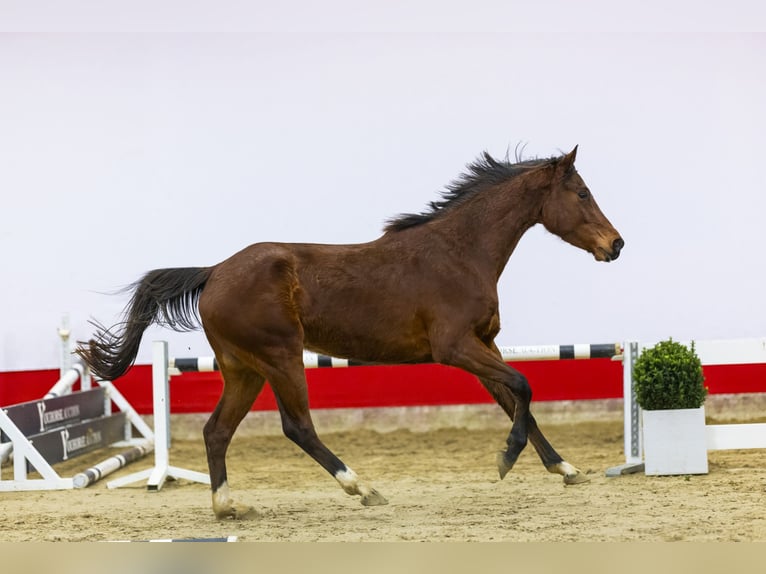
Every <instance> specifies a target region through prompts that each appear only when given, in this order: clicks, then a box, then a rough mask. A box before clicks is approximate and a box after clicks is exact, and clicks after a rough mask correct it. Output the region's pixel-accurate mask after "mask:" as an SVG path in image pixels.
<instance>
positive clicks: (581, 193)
mask: <svg viewBox="0 0 766 574" xmlns="http://www.w3.org/2000/svg"><path fill="white" fill-rule="evenodd" d="M577 197H579V198H580V199H586V198H587V197H588V191H587V190H585V189H581V190H580V191H578V192H577Z"/></svg>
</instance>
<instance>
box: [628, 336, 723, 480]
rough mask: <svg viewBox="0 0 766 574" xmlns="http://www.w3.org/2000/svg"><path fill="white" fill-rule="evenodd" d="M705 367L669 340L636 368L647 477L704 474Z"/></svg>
mask: <svg viewBox="0 0 766 574" xmlns="http://www.w3.org/2000/svg"><path fill="white" fill-rule="evenodd" d="M704 380H705V378H704V376H703V374H702V363H701V362H700V359H699V357H698V356H697V353H696V352H695V349H694V342H693V341H692V343H691V347H687V346H685V345H682V344H681V343H678V342H676V341H673V339H668V340H667V341H661V342H659V343H657V344H656V345H655V346H653V347H650V348H647V349H644V350H643V351H642V352H641V355H640V356H639V357H638V359H636V362H635V364H634V365H633V388H634V389H635V392H636V401H637V402H638V404H639V406H640V407H641V408H642V409H643V412H642V422H643V436H644V472H645V473H646V474H648V475H665V474H706V473H707V471H708V462H707V439H706V435H705V407H704V406H703V405H704V402H705V397H706V396H707V389H706V388H705V385H704Z"/></svg>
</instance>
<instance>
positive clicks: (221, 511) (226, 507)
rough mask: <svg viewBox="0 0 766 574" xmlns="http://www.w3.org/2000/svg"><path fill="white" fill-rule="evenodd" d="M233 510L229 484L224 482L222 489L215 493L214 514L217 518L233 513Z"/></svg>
mask: <svg viewBox="0 0 766 574" xmlns="http://www.w3.org/2000/svg"><path fill="white" fill-rule="evenodd" d="M231 509H232V502H231V490H229V484H228V483H227V482H224V483H223V484H222V485H221V486H220V488H219V489H218V490H216V491H215V492H214V493H213V512H214V513H215V515H216V516H222V515H226V514H228V513H229V512H231Z"/></svg>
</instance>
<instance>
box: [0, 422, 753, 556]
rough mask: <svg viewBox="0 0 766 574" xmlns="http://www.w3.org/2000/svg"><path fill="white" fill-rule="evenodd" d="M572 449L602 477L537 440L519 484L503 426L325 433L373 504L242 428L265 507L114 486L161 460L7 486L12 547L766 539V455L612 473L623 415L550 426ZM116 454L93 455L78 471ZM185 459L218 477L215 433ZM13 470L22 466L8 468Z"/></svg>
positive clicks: (77, 464) (249, 487) (6, 538)
mask: <svg viewBox="0 0 766 574" xmlns="http://www.w3.org/2000/svg"><path fill="white" fill-rule="evenodd" d="M545 430H546V433H547V435H548V437H549V439H550V440H551V442H552V443H553V444H554V445H555V446H556V447H557V449H558V450H559V451H560V452H561V453H562V455H563V456H564V457H565V458H566V459H567V460H569V461H570V462H572V463H573V464H575V465H576V466H578V467H579V468H581V469H582V470H585V471H587V472H588V474H589V476H590V478H591V480H590V482H589V483H587V484H584V485H579V486H570V487H567V486H564V485H563V482H562V480H561V478H560V477H559V476H557V475H552V474H549V473H547V472H546V471H545V470H544V469H543V467H542V465H541V464H540V462H539V459H538V458H537V456H536V455H535V453H534V451H533V449H532V448H531V447H530V448H528V449H527V450H526V451H525V452H524V453H523V454H522V456H521V458H520V460H519V462H518V463H517V465H516V467H515V468H514V469H513V470H512V471H511V472H510V473H509V475H508V476H507V477H506V478H505V480H503V481H501V480H499V479H498V476H497V472H496V469H495V464H494V460H495V453H496V451H497V450H499V449H500V448H501V447H503V445H504V440H505V435H506V432H505V431H504V430H502V429H497V428H490V429H474V430H467V429H456V428H444V429H437V430H432V431H428V432H413V431H410V430H394V431H391V432H379V431H372V430H362V431H353V432H350V431H346V432H333V433H322V436H323V438H324V440H325V442H326V444H327V445H328V446H330V448H332V449H334V450H335V452H336V453H337V454H338V455H339V456H340V457H341V458H342V459H343V460H344V461H345V462H346V463H347V464H348V465H349V466H351V467H352V468H354V470H356V471H357V473H358V474H359V475H360V477H362V478H363V479H365V480H366V481H368V482H369V483H371V484H372V485H373V486H374V487H376V488H377V489H378V490H379V491H380V492H381V493H382V494H383V495H385V496H386V497H387V498H388V499H389V501H390V504H388V505H387V506H380V507H372V508H367V507H363V506H361V504H360V503H359V499H358V498H356V497H350V496H348V495H346V494H344V493H343V492H342V490H341V489H340V488H339V486H338V485H337V483H336V482H335V481H334V480H333V479H332V478H331V477H329V475H326V474H325V473H324V471H323V470H322V469H321V468H320V467H319V466H318V465H316V464H315V463H314V462H313V461H312V460H311V459H309V458H308V457H307V456H306V455H305V454H303V453H302V452H301V451H300V450H299V449H298V448H297V447H295V446H294V445H293V444H292V443H290V442H289V441H288V440H287V439H285V438H283V437H281V436H248V435H244V436H235V439H234V441H233V443H232V447H231V449H230V456H229V479H230V484H231V487H232V489H233V491H234V493H235V495H237V496H238V498H239V500H241V501H243V502H247V503H248V504H251V505H253V506H255V507H256V509H257V511H258V513H257V516H256V517H254V518H253V519H251V520H247V521H232V520H225V521H217V520H216V519H215V518H214V516H213V514H212V512H211V509H210V494H209V489H208V487H206V486H204V485H200V484H195V483H191V482H187V481H183V480H178V481H172V482H168V483H166V485H165V487H164V488H163V489H162V490H161V491H160V492H155V493H150V492H147V491H146V489H145V487H144V484H145V483H138V484H136V485H135V486H131V487H125V488H121V489H115V490H110V489H107V487H106V482H107V481H108V480H111V479H113V478H115V477H118V476H124V475H127V474H130V473H132V472H135V471H137V470H140V469H142V468H149V467H151V466H152V460H151V457H150V458H148V459H145V460H143V461H140V462H138V463H135V464H134V465H131V466H130V467H128V468H127V469H123V470H121V471H119V472H118V473H115V474H113V475H111V476H110V477H108V479H105V480H103V481H102V482H100V483H97V484H95V485H93V486H91V487H89V488H87V489H83V490H73V491H58V492H19V493H0V501H2V504H1V505H0V542H18V541H105V540H147V539H158V538H211V537H224V536H236V537H238V540H240V541H390V542H395V541H548V542H562V541H638V540H641V541H677V540H691V541H766V514H765V513H764V512H763V508H764V507H763V504H764V487H765V486H766V451H764V450H749V451H744V450H743V451H718V452H711V453H710V456H709V461H710V472H709V474H707V475H700V476H679V477H647V476H644V475H643V474H635V475H629V476H622V477H618V478H607V477H606V476H605V474H604V473H605V470H606V469H607V468H608V467H610V466H614V465H615V464H619V463H620V462H622V461H623V460H624V458H623V446H622V426H621V423H620V422H619V421H600V422H578V423H565V424H547V425H546V426H545ZM104 457H105V453H104V451H102V452H100V453H98V454H95V455H93V456H88V457H80V458H78V459H76V460H75V461H72V462H70V463H67V464H71V467H67V466H64V465H58V466H57V470H58V471H59V472H60V473H61V474H62V475H64V476H71V475H72V474H74V473H75V472H77V471H79V470H82V469H83V468H85V467H86V466H87V465H88V464H92V463H95V462H98V461H100V460H101V459H103V458H104ZM171 464H173V465H175V466H178V467H181V468H186V469H191V470H199V471H206V466H205V459H204V446H203V444H202V441H201V440H190V439H186V440H174V443H173V448H172V451H171ZM4 470H5V471H6V472H8V471H10V469H4Z"/></svg>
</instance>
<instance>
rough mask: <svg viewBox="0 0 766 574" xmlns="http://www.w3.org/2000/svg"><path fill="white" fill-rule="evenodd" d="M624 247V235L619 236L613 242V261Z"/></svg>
mask: <svg viewBox="0 0 766 574" xmlns="http://www.w3.org/2000/svg"><path fill="white" fill-rule="evenodd" d="M623 247H625V241H623V239H622V237H618V238H617V239H615V240H614V241H613V242H612V253H611V257H612V261H614V260H615V259H617V258H618V257H619V256H620V251H622V248H623Z"/></svg>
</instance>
